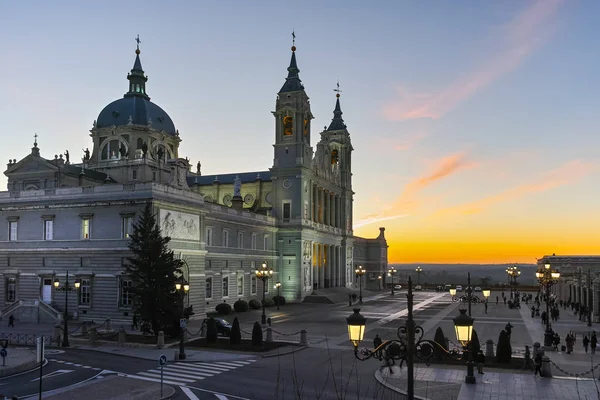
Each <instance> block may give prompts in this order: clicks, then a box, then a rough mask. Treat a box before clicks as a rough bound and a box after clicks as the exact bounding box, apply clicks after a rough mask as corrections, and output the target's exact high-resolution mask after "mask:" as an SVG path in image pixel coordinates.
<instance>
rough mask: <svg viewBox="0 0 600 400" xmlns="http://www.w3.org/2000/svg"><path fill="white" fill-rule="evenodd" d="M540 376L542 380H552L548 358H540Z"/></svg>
mask: <svg viewBox="0 0 600 400" xmlns="http://www.w3.org/2000/svg"><path fill="white" fill-rule="evenodd" d="M542 376H543V377H544V378H552V368H550V359H549V358H548V356H543V357H542Z"/></svg>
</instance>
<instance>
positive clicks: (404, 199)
mask: <svg viewBox="0 0 600 400" xmlns="http://www.w3.org/2000/svg"><path fill="white" fill-rule="evenodd" d="M475 165H477V164H476V163H475V162H473V161H470V160H468V159H467V156H466V154H465V153H456V154H451V155H449V156H446V157H442V158H440V159H439V160H437V161H436V162H435V163H433V165H432V167H431V168H430V169H429V171H428V172H427V173H425V174H423V175H421V176H419V177H417V178H415V179H413V180H412V181H410V182H409V183H407V184H406V186H405V187H404V190H403V191H402V193H401V194H400V196H399V197H398V198H397V199H396V200H395V201H394V202H393V203H392V204H391V205H390V206H388V207H385V208H384V210H383V211H382V212H381V213H378V214H370V215H366V216H364V217H362V218H359V219H358V220H357V221H355V223H354V225H355V227H361V226H364V225H369V224H372V223H375V222H380V221H387V220H391V219H397V218H403V217H408V216H410V215H411V213H414V212H415V211H416V210H417V209H418V208H419V205H420V204H421V202H420V201H419V199H418V198H417V197H418V196H417V195H418V193H419V192H421V191H422V190H424V189H425V188H427V187H428V186H431V185H433V184H434V183H436V182H438V181H440V180H443V179H445V178H448V177H449V176H451V175H454V174H456V173H458V172H459V171H461V170H464V169H467V168H472V167H474V166H475Z"/></svg>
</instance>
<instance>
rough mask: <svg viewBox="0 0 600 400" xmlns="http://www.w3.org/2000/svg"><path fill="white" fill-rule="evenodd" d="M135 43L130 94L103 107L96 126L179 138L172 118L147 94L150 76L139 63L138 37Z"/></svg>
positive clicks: (129, 79)
mask: <svg viewBox="0 0 600 400" xmlns="http://www.w3.org/2000/svg"><path fill="white" fill-rule="evenodd" d="M136 40H137V41H138V48H137V49H136V51H135V62H134V64H133V68H132V69H131V72H130V73H129V74H127V80H128V81H129V91H128V92H127V93H125V95H124V96H123V98H122V99H119V100H115V101H113V102H112V103H110V104H109V105H107V106H106V107H104V109H103V110H102V111H101V112H100V115H98V119H97V120H96V127H97V128H107V127H111V126H113V125H114V126H124V125H144V126H150V127H152V128H153V129H156V130H157V131H165V132H166V133H168V134H169V135H174V136H176V135H177V130H176V129H175V125H174V124H173V120H172V119H171V117H169V115H168V114H167V113H166V112H165V111H164V110H163V109H162V108H160V107H159V106H157V105H156V104H154V103H152V102H151V101H150V97H149V96H148V94H147V93H146V82H147V81H148V77H147V76H146V75H144V70H143V69H142V62H141V61H140V48H139V43H140V41H139V37H138V38H137V39H136Z"/></svg>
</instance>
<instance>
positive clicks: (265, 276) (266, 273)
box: [254, 261, 273, 325]
mask: <svg viewBox="0 0 600 400" xmlns="http://www.w3.org/2000/svg"><path fill="white" fill-rule="evenodd" d="M254 273H255V274H256V277H257V278H258V279H260V280H261V281H262V283H263V298H262V316H261V318H260V323H261V324H263V325H265V324H266V323H267V314H266V313H265V293H266V289H267V281H268V280H269V278H271V277H272V276H273V269H272V268H271V269H268V268H267V262H266V261H265V262H263V263H262V268H261V269H257V270H256V271H254Z"/></svg>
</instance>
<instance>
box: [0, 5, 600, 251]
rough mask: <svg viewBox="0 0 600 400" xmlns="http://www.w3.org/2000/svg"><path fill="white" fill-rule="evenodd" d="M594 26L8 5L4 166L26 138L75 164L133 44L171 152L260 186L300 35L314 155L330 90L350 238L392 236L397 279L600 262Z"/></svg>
mask: <svg viewBox="0 0 600 400" xmlns="http://www.w3.org/2000/svg"><path fill="white" fill-rule="evenodd" d="M598 15H600V2H599V1H596V0H541V1H527V0H514V1H508V0H505V1H501V2H493V1H481V0H472V1H467V0H463V1H437V2H422V1H408V0H407V1H374V2H367V1H316V0H315V1H305V2H297V1H294V2H287V1H259V2H248V1H222V2H212V1H211V2H209V1H177V2H164V1H145V2H142V3H140V2H122V1H111V0H108V1H103V2H83V1H56V2H46V1H19V2H3V3H2V4H1V5H0V51H1V56H0V94H1V95H0V118H1V121H2V123H1V125H0V126H1V137H2V146H0V159H2V160H4V162H6V163H7V162H8V160H9V159H17V160H19V159H21V158H23V157H24V156H26V155H27V154H28V153H29V151H30V148H31V146H32V143H33V135H34V134H35V133H37V134H38V135H39V138H38V142H39V147H40V149H41V152H42V155H43V156H44V157H46V158H53V157H54V154H60V153H64V151H65V150H66V149H68V150H69V151H70V153H71V157H72V159H78V158H79V157H80V156H81V154H83V153H82V149H85V148H86V147H91V140H90V137H89V129H91V127H92V123H93V121H94V120H95V119H96V118H97V116H98V113H99V112H100V111H101V110H102V108H103V107H104V106H105V105H107V104H108V103H110V102H111V101H113V100H116V99H118V98H120V97H122V96H123V94H124V93H125V92H126V91H127V80H126V76H127V73H128V72H129V70H130V69H131V67H132V65H133V61H134V57H135V54H134V50H135V41H134V38H135V37H136V35H137V34H139V35H140V38H141V41H142V44H141V45H140V48H141V52H142V53H141V60H142V65H143V67H144V70H145V72H146V73H147V74H148V76H149V81H148V83H147V91H148V94H149V95H150V97H151V98H152V101H153V102H155V103H157V104H158V105H160V106H161V107H162V108H163V109H165V110H166V111H167V112H168V113H169V115H170V116H171V117H172V118H173V120H174V122H175V125H176V127H177V129H179V131H180V134H181V138H182V139H183V142H182V144H181V147H180V155H181V156H183V157H186V156H187V157H189V158H190V159H191V162H192V164H193V165H195V164H196V162H197V161H201V162H202V170H203V173H205V174H221V173H227V172H242V171H256V170H264V169H267V168H269V167H271V166H272V163H273V148H272V143H273V142H274V135H275V133H274V127H275V120H274V118H273V116H272V115H271V111H273V110H274V108H275V98H276V93H277V91H278V90H279V89H280V87H281V86H282V84H283V82H284V80H285V77H286V76H287V71H286V68H287V66H288V64H289V58H290V46H291V44H292V43H291V42H292V37H291V33H292V31H293V30H294V31H295V33H296V46H297V47H298V50H297V52H296V56H297V60H298V66H299V68H300V77H301V78H302V81H303V83H304V85H305V88H306V91H307V94H308V95H309V96H310V98H311V106H312V111H313V114H314V115H315V120H314V121H313V124H312V126H313V132H312V141H313V143H316V142H317V141H318V138H319V129H317V128H320V127H322V126H324V125H328V124H329V122H330V120H331V118H332V111H333V108H334V103H335V97H334V95H335V93H334V91H333V89H334V88H335V86H336V82H337V81H338V80H339V82H340V87H341V89H342V97H341V101H342V110H343V112H344V119H345V121H346V124H347V125H348V129H349V131H350V133H351V137H352V142H353V146H354V149H355V151H354V156H353V157H354V158H353V168H354V171H353V172H354V181H353V185H354V186H353V187H354V191H355V192H356V195H355V202H354V205H355V208H354V219H355V234H357V235H359V236H365V237H375V236H377V234H378V227H380V226H385V227H386V236H387V239H388V243H389V246H390V253H389V262H390V263H412V262H419V263H421V262H422V263H427V262H430V263H454V262H464V263H496V262H497V263H504V262H520V263H534V262H535V260H536V258H539V257H541V256H542V255H544V254H552V253H556V254H599V255H600V203H599V201H598V199H599V198H600V132H599V130H600V111H599V108H600V100H599V99H600V43H599V40H598ZM0 187H2V188H3V189H4V188H5V187H6V179H5V177H4V176H2V179H0Z"/></svg>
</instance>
